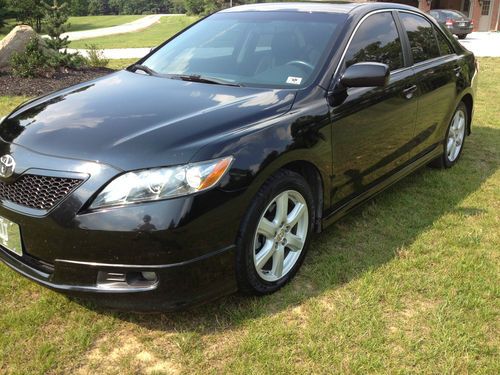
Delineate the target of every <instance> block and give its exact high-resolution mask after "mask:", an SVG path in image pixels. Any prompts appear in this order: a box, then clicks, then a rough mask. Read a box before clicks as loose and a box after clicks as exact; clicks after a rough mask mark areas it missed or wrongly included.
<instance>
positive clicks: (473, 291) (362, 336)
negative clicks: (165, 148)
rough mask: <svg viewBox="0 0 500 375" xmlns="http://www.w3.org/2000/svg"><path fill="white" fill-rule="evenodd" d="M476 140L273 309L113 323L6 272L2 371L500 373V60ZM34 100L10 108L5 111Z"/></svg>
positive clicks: (235, 305)
mask: <svg viewBox="0 0 500 375" xmlns="http://www.w3.org/2000/svg"><path fill="white" fill-rule="evenodd" d="M480 64H481V75H480V81H479V85H480V87H479V92H478V96H477V99H476V115H475V119H474V124H473V134H472V136H471V137H469V138H467V140H466V143H465V149H464V154H463V158H462V159H461V161H460V163H458V165H456V166H455V167H454V168H452V169H450V170H445V171H439V170H433V169H429V168H423V169H422V170H420V171H418V172H416V173H414V174H413V175H411V176H409V177H407V178H406V179H404V180H403V181H401V182H399V183H398V184H396V185H395V186H394V187H392V188H391V189H389V190H387V191H386V192H384V193H382V194H381V195H379V196H378V197H377V198H376V199H375V200H372V201H371V202H370V203H368V204H367V205H365V206H364V207H362V208H361V209H359V210H357V211H356V212H354V213H352V214H350V215H349V216H348V217H346V218H345V219H343V220H342V221H340V222H338V223H337V224H336V225H334V226H333V227H331V228H329V229H328V230H326V231H325V232H324V233H322V234H321V235H319V236H317V237H315V238H314V239H313V241H312V243H311V249H310V252H309V254H308V257H307V258H306V261H305V263H304V266H303V268H302V270H301V271H300V272H299V274H298V275H297V277H296V278H295V279H294V280H293V282H292V283H291V284H289V285H288V286H287V287H285V288H284V290H282V291H280V292H278V293H276V294H274V295H271V296H267V297H263V298H244V297H240V296H231V297H228V298H224V299H222V300H219V301H217V302H214V303H211V304H209V305H206V306H202V307H199V308H196V309H193V310H191V311H187V312H181V313H177V314H161V315H137V314H125V313H121V314H111V313H106V312H99V310H93V309H91V308H89V307H87V306H86V305H80V304H77V303H76V302H73V301H70V300H68V299H66V298H64V297H62V296H60V295H57V294H55V293H53V292H50V291H47V290H45V289H44V288H42V287H39V286H37V285H35V284H34V283H31V282H29V281H27V280H26V279H24V278H23V277H21V276H18V275H17V274H15V273H14V272H13V271H11V270H9V269H8V268H7V267H5V266H3V265H0V300H1V303H0V332H1V334H0V372H12V373H40V374H41V373H46V372H50V373H73V372H77V371H79V372H80V373H99V374H115V373H123V374H136V373H156V374H159V373H165V374H170V373H194V374H206V373H234V374H252V373H253V374H261V373H262V374H267V373H273V374H286V373H324V374H330V373H345V374H365V373H385V374H388V373H390V374H393V373H398V374H408V373H412V374H413V373H420V374H469V373H470V374H498V373H500V361H499V348H500V338H499V330H500V325H499V323H500V319H499V316H500V315H499V313H500V304H499V296H500V294H499V292H500V290H499V286H500V279H499V275H500V262H499V260H500V259H499V255H500V254H499V244H500V231H499V223H500V216H499V213H500V171H499V166H500V154H499V152H498V151H499V150H500V107H499V106H498V103H497V101H498V97H500V59H492V58H484V59H480ZM21 100H22V99H20V98H0V113H4V114H5V113H6V112H7V111H8V110H9V109H10V108H12V107H14V106H15V105H16V104H17V103H18V102H20V101H21Z"/></svg>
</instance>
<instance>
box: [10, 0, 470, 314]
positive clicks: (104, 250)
mask: <svg viewBox="0 0 500 375" xmlns="http://www.w3.org/2000/svg"><path fill="white" fill-rule="evenodd" d="M476 65H477V64H476V60H475V58H474V56H473V55H472V53H470V52H469V51H467V50H466V49H464V48H463V47H462V46H461V45H460V44H459V43H458V42H457V41H456V40H455V39H454V38H453V37H452V36H451V34H450V33H449V32H448V31H447V30H446V29H445V28H443V27H442V26H440V25H439V24H438V23H437V22H436V21H435V20H434V19H433V18H431V17H429V16H428V15H426V14H424V13H422V12H420V11H419V10H417V9H416V8H413V7H409V6H405V5H398V4H392V3H391V4H384V3H366V4H347V3H345V4H325V3H323V4H320V3H317V4H314V3H289V4H286V3H280V4H256V5H247V6H240V7H234V8H231V9H226V10H223V11H220V12H218V13H215V14H213V15H210V16H208V17H206V18H204V19H202V20H200V21H199V22H197V23H195V24H193V25H192V26H190V27H189V28H187V29H185V30H183V31H181V32H180V33H178V34H177V35H175V36H173V37H172V38H170V39H169V40H167V41H166V42H165V43H163V44H162V45H160V46H158V47H157V48H155V49H154V50H152V51H151V53H149V54H148V55H147V56H145V57H144V58H143V59H141V60H139V61H138V62H137V63H135V64H133V65H131V66H129V67H128V68H127V69H124V70H122V71H119V72H115V73H112V74H110V75H107V76H104V77H101V78H98V79H95V80H93V81H90V82H85V83H82V84H79V85H76V86H73V87H70V88H67V89H64V90H62V91H58V92H54V93H51V94H49V95H46V96H43V97H39V98H36V99H33V100H31V101H29V102H27V103H24V104H23V105H21V106H19V107H18V108H16V109H15V110H14V111H13V112H12V113H10V114H9V115H8V116H7V117H5V118H4V119H3V120H1V121H0V156H1V159H0V259H1V260H2V261H3V262H4V263H5V264H7V265H8V266H9V267H11V268H12V269H14V270H16V271H17V272H19V273H20V274H22V275H24V276H26V277H28V278H29V279H31V280H33V281H35V282H38V283H39V284H42V285H44V286H46V287H48V288H51V289H53V290H56V291H59V292H62V293H66V294H69V295H73V296H77V297H80V298H83V299H87V300H92V301H95V302H97V303H100V304H101V305H104V306H107V307H111V308H118V309H123V310H160V309H161V310H166V309H176V308H180V307H183V306H187V305H192V304H196V303H200V302H204V301H208V300H211V299H215V298H218V297H220V296H222V295H226V294H229V293H232V292H235V291H237V290H240V291H242V292H244V293H250V294H257V295H262V294H267V293H272V292H275V291H277V290H278V289H280V288H281V287H282V286H283V285H285V284H286V283H287V282H289V281H290V280H291V279H292V278H293V276H294V275H295V274H296V273H297V271H298V270H299V268H300V266H301V264H302V262H303V260H304V257H305V256H306V252H307V249H308V243H309V241H310V239H311V236H312V235H313V234H314V233H319V232H321V231H322V230H323V229H324V228H325V227H327V226H328V225H330V224H331V223H333V222H335V221H336V220H338V219H339V218H340V217H342V216H343V215H344V214H346V213H347V212H349V211H350V210H352V209H353V208H355V207H357V206H358V205H359V204H361V203H363V202H365V201H366V200H367V199H369V198H370V197H372V196H373V195H375V194H377V193H379V192H380V191H382V190H383V189H385V188H387V187H388V186H390V185H391V184H393V183H395V182H396V181H398V180H399V179H401V178H402V177H404V176H406V175H408V174H409V173H411V172H413V171H415V170H416V169H418V168H420V167H422V166H425V165H428V164H431V165H433V166H435V167H438V168H449V167H452V166H453V165H454V164H455V163H457V161H458V160H459V159H460V156H461V153H462V152H463V147H464V141H465V137H466V136H467V135H469V133H470V132H471V120H472V116H473V112H474V93H475V88H476V83H477V66H476ZM332 251H334V250H332Z"/></svg>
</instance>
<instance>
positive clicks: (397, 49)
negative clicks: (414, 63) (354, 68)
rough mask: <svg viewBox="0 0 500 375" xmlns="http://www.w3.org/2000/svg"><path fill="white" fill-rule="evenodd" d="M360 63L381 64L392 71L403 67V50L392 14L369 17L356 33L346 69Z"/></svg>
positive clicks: (346, 60) (348, 54) (347, 55)
mask: <svg viewBox="0 0 500 375" xmlns="http://www.w3.org/2000/svg"><path fill="white" fill-rule="evenodd" d="M358 62H380V63H384V64H387V65H389V68H390V69H391V70H395V69H399V68H402V67H403V50H402V48H401V40H400V39H399V35H398V30H397V28H396V23H395V22H394V19H393V18H392V14H390V13H388V12H387V13H377V14H374V15H372V16H370V17H368V18H367V19H366V20H365V21H363V23H362V24H361V26H360V27H359V28H358V30H357V31H356V34H355V35H354V38H353V39H352V41H351V44H350V46H349V49H348V50H347V52H346V57H345V63H346V67H348V66H350V65H352V64H355V63H358Z"/></svg>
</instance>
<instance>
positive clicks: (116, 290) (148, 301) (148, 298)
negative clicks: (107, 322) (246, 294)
mask: <svg viewBox="0 0 500 375" xmlns="http://www.w3.org/2000/svg"><path fill="white" fill-rule="evenodd" d="M0 260H2V261H3V262H4V263H5V264H6V265H7V266H9V267H10V268H12V269H13V270H15V271H17V272H18V273H20V274H21V275H23V276H25V277H27V278H29V279H31V280H32V281H35V282H37V283H39V284H40V285H42V286H44V287H47V288H49V289H52V290H54V291H56V292H60V293H64V294H66V295H69V296H74V297H77V298H82V299H84V300H86V301H89V302H93V303H96V304H98V305H99V306H102V307H107V308H112V309H118V310H128V311H169V310H177V309H180V308H183V307H187V306H191V305H195V304H198V303H202V302H206V301H210V300H213V299H216V298H218V297H221V296H223V295H226V294H230V293H232V292H234V291H236V283H235V281H234V280H235V275H234V273H233V272H231V270H234V246H230V247H227V248H224V249H221V250H219V251H216V252H214V253H211V254H209V255H208V256H203V257H200V258H198V259H193V260H190V261H187V262H182V263H176V264H162V265H137V264H136V265H125V264H105V263H88V262H79V261H67V260H56V262H55V264H54V270H53V272H52V273H50V272H46V271H44V270H41V269H40V268H35V267H33V266H32V265H30V264H29V263H28V262H26V260H25V259H22V258H20V257H18V256H16V255H15V254H12V253H10V252H9V251H8V250H6V249H4V248H1V247H0ZM138 271H148V272H154V273H155V274H156V275H157V276H158V279H157V281H156V282H155V283H153V284H151V285H148V286H144V287H134V286H133V285H129V286H128V287H126V286H124V287H116V286H110V287H109V288H107V287H106V286H98V285H97V283H96V280H97V279H98V274H99V273H100V272H108V273H113V274H117V273H123V274H127V273H135V272H138Z"/></svg>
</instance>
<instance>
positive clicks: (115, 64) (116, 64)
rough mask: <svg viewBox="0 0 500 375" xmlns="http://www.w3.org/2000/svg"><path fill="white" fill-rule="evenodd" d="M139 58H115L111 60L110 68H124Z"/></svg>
mask: <svg viewBox="0 0 500 375" xmlns="http://www.w3.org/2000/svg"><path fill="white" fill-rule="evenodd" d="M137 60H139V59H114V60H109V64H108V66H107V67H108V68H111V69H116V70H118V69H124V68H126V67H127V66H129V65H132V64H133V63H135V62H136V61H137Z"/></svg>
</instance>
